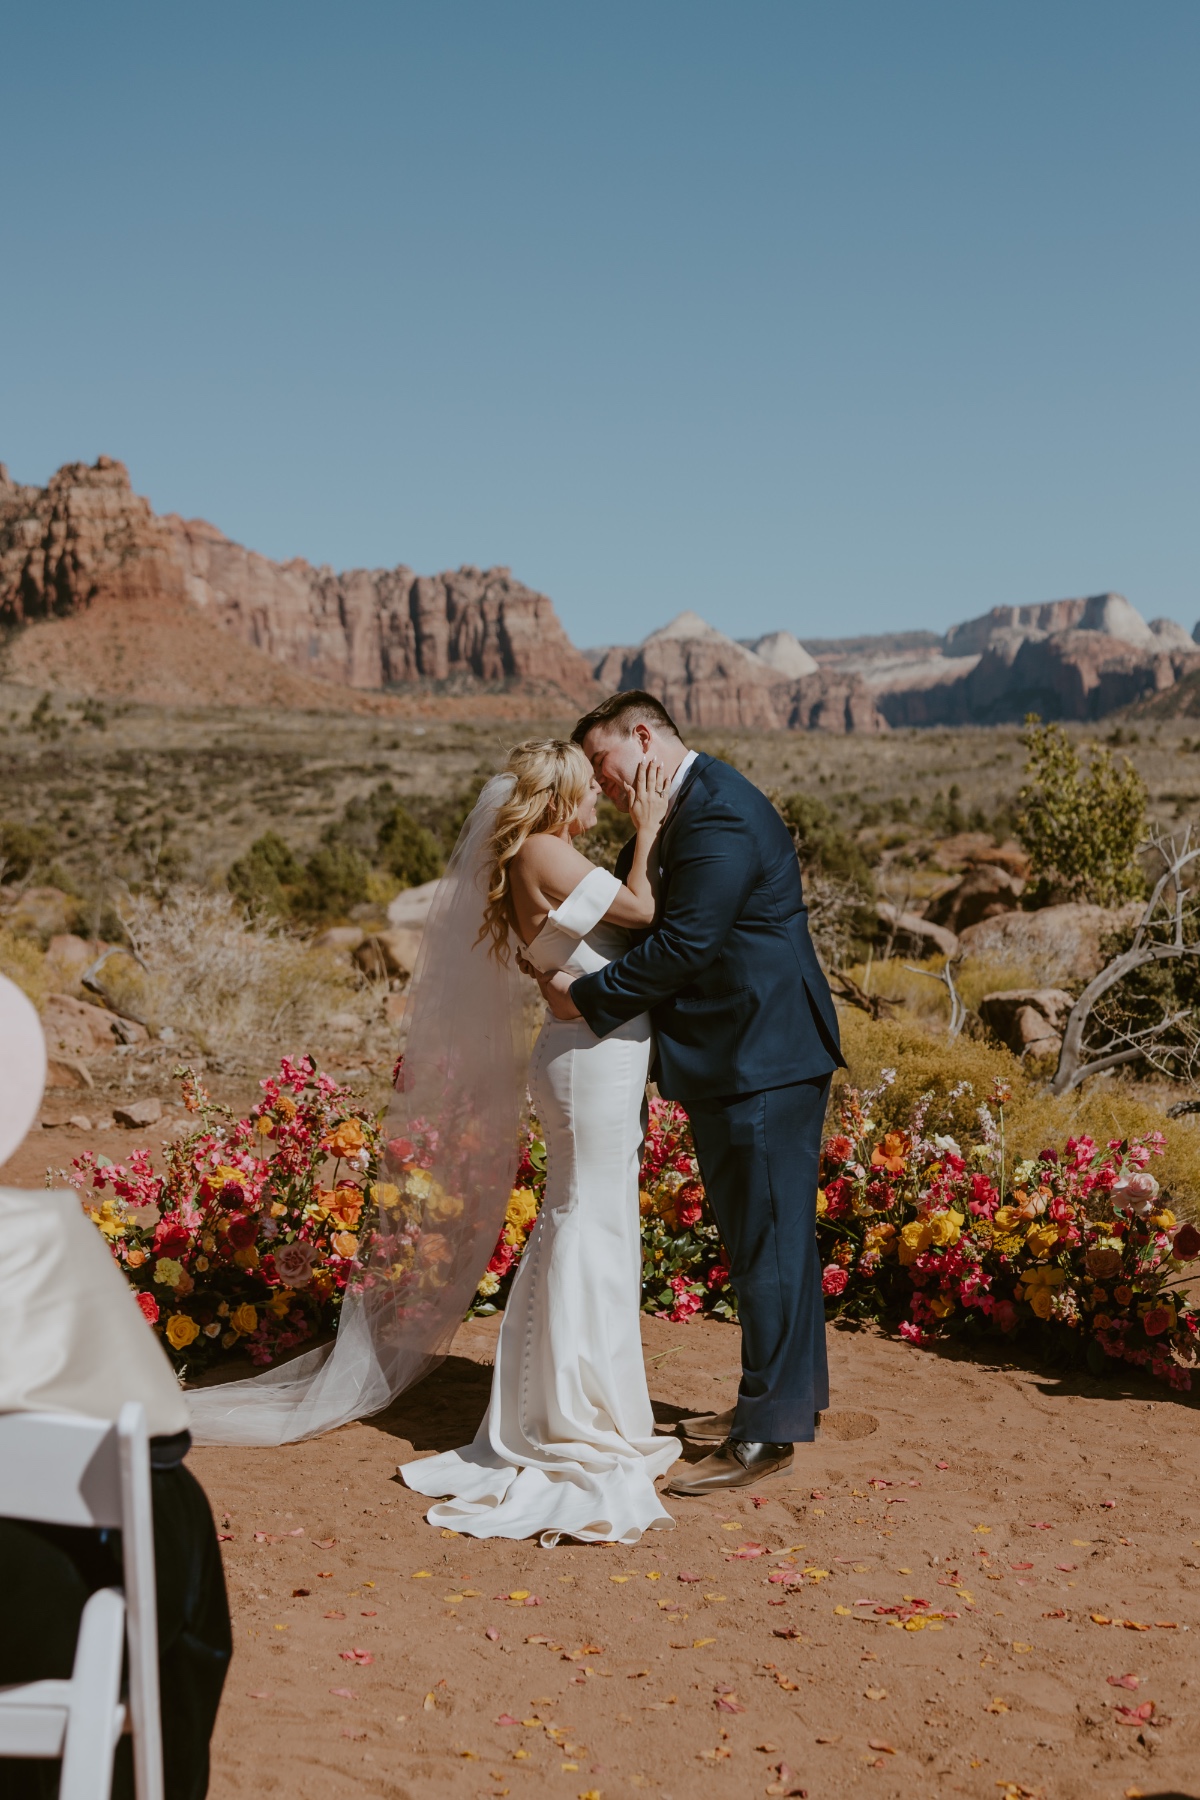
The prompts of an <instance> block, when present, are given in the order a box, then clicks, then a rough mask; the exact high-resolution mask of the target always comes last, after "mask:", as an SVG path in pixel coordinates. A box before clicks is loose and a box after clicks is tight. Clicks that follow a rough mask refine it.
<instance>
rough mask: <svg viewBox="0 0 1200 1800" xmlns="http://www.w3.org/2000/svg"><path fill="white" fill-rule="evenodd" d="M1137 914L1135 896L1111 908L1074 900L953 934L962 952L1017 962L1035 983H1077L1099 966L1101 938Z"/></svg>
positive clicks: (985, 921) (1009, 914)
mask: <svg viewBox="0 0 1200 1800" xmlns="http://www.w3.org/2000/svg"><path fill="white" fill-rule="evenodd" d="M1141 913H1142V905H1141V902H1140V901H1137V900H1134V901H1131V902H1130V903H1129V904H1128V905H1127V906H1122V907H1119V908H1117V909H1116V910H1115V911H1112V912H1110V911H1109V909H1108V908H1107V907H1104V906H1092V905H1089V904H1088V903H1087V902H1085V901H1081V900H1076V901H1070V902H1068V903H1067V904H1066V905H1063V906H1044V907H1042V909H1041V910H1040V911H1039V912H1006V913H1002V914H1000V915H999V916H998V917H993V918H989V919H983V920H982V921H981V922H980V923H979V924H978V925H968V926H966V927H965V928H964V929H963V930H962V932H961V933H960V934H959V935H960V937H961V939H962V946H963V949H964V950H965V951H966V953H967V954H968V956H986V957H988V958H990V959H991V960H993V961H996V962H1008V963H1019V964H1021V965H1022V966H1023V967H1024V968H1025V969H1027V970H1028V971H1029V973H1030V975H1031V976H1032V978H1033V980H1034V982H1035V983H1037V984H1038V985H1039V986H1043V987H1060V986H1065V985H1066V984H1067V983H1068V982H1069V983H1071V984H1072V985H1075V986H1082V985H1083V984H1085V983H1086V982H1089V981H1090V980H1091V979H1092V976H1093V975H1098V974H1099V972H1100V970H1101V969H1102V968H1103V966H1104V958H1103V955H1102V954H1101V949H1100V945H1101V941H1102V940H1103V939H1104V938H1105V937H1107V936H1108V935H1109V933H1111V932H1113V931H1119V930H1122V929H1128V928H1129V927H1130V926H1132V925H1133V924H1134V923H1135V922H1136V921H1137V919H1139V918H1140V917H1141Z"/></svg>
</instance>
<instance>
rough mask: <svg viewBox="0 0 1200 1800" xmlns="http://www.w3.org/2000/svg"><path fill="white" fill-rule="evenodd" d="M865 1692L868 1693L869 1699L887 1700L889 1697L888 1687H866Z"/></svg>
mask: <svg viewBox="0 0 1200 1800" xmlns="http://www.w3.org/2000/svg"><path fill="white" fill-rule="evenodd" d="M863 1693H864V1694H865V1695H866V1697H867V1699H868V1700H886V1699H887V1689H886V1688H880V1687H869V1688H864V1689H863Z"/></svg>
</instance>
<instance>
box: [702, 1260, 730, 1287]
mask: <svg viewBox="0 0 1200 1800" xmlns="http://www.w3.org/2000/svg"><path fill="white" fill-rule="evenodd" d="M707 1280H708V1285H709V1287H710V1288H715V1287H720V1286H721V1285H722V1283H723V1282H726V1281H728V1280H729V1270H728V1269H727V1268H726V1267H725V1264H724V1263H714V1264H713V1266H712V1268H711V1269H710V1270H709V1271H708V1276H707Z"/></svg>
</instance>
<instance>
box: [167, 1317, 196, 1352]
mask: <svg viewBox="0 0 1200 1800" xmlns="http://www.w3.org/2000/svg"><path fill="white" fill-rule="evenodd" d="M199 1336H200V1327H199V1326H198V1325H197V1323H196V1321H195V1319H193V1318H190V1317H189V1316H188V1314H187V1313H172V1314H171V1316H170V1318H169V1319H168V1320H167V1342H168V1344H170V1346H171V1348H172V1350H186V1349H187V1347H188V1345H189V1344H190V1343H192V1342H193V1341H194V1340H195V1339H196V1338H198V1337H199Z"/></svg>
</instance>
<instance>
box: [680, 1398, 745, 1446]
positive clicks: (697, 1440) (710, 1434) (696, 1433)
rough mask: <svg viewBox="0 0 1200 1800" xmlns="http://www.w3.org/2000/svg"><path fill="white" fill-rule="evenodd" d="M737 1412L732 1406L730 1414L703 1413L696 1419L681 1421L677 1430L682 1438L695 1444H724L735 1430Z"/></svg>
mask: <svg viewBox="0 0 1200 1800" xmlns="http://www.w3.org/2000/svg"><path fill="white" fill-rule="evenodd" d="M736 1411H737V1408H736V1407H734V1406H731V1407H730V1408H729V1411H728V1412H721V1413H701V1414H700V1415H699V1417H698V1418H695V1419H680V1421H679V1423H678V1425H677V1426H676V1427H675V1429H676V1431H677V1432H678V1433H679V1435H680V1437H682V1438H687V1439H688V1440H689V1442H690V1443H693V1444H723V1443H724V1442H725V1439H726V1438H727V1437H728V1436H729V1433H730V1432H731V1431H732V1430H733V1415H734V1413H735V1412H736Z"/></svg>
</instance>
